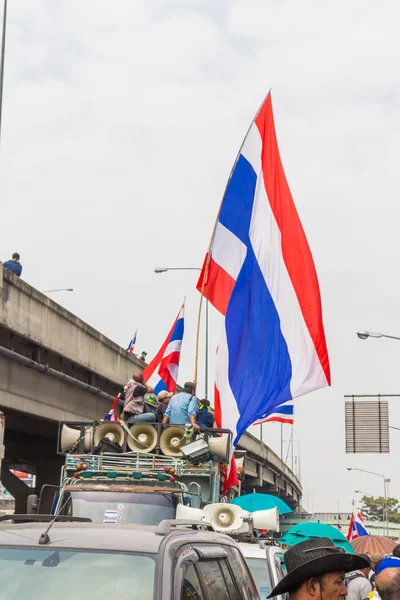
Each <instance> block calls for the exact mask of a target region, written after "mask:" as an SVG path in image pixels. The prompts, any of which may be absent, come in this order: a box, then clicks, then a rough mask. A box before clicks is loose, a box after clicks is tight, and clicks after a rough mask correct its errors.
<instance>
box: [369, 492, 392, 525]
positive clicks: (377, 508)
mask: <svg viewBox="0 0 400 600" xmlns="http://www.w3.org/2000/svg"><path fill="white" fill-rule="evenodd" d="M361 501H362V503H363V505H362V507H361V514H362V515H363V516H364V517H365V518H366V519H367V520H370V521H384V520H385V519H386V516H384V515H385V514H386V513H385V510H386V506H385V498H382V496H379V497H377V498H375V497H374V496H363V497H362V498H361ZM387 510H388V518H389V521H390V522H392V523H400V503H399V501H398V500H397V498H389V499H388V501H387Z"/></svg>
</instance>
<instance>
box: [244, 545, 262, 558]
mask: <svg viewBox="0 0 400 600" xmlns="http://www.w3.org/2000/svg"><path fill="white" fill-rule="evenodd" d="M238 546H239V548H240V550H241V552H242V554H243V556H244V557H245V558H266V557H267V556H266V553H265V548H260V546H259V545H258V544H250V543H248V544H246V543H244V542H240V543H239V544H238Z"/></svg>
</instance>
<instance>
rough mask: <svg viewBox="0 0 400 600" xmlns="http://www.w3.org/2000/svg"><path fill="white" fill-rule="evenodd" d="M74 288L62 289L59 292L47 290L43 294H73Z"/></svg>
mask: <svg viewBox="0 0 400 600" xmlns="http://www.w3.org/2000/svg"><path fill="white" fill-rule="evenodd" d="M73 291H74V288H60V289H58V290H45V291H44V292H43V294H51V293H52V292H73Z"/></svg>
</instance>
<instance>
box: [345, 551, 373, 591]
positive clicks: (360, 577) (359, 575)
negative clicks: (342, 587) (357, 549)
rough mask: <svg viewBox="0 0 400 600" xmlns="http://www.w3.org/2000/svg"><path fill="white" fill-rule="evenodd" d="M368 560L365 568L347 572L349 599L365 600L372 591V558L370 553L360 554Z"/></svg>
mask: <svg viewBox="0 0 400 600" xmlns="http://www.w3.org/2000/svg"><path fill="white" fill-rule="evenodd" d="M359 556H362V557H363V558H365V560H366V561H367V562H368V566H367V567H365V569H357V570H356V571H352V572H351V573H348V574H347V577H346V581H347V597H348V600H364V598H366V597H367V596H368V594H370V593H371V592H372V584H371V582H370V580H369V579H368V575H369V572H370V570H371V559H370V557H369V556H368V554H360V555H359Z"/></svg>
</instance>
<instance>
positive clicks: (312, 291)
mask: <svg viewBox="0 0 400 600" xmlns="http://www.w3.org/2000/svg"><path fill="white" fill-rule="evenodd" d="M197 289H198V290H199V291H200V292H202V293H203V295H204V296H205V297H206V298H207V299H208V300H209V301H210V302H211V303H212V304H213V305H214V306H215V308H217V309H218V310H219V311H220V312H221V313H222V314H223V315H224V316H225V321H224V327H223V332H222V337H221V340H220V344H219V347H218V357H217V369H216V388H217V389H216V398H215V416H216V422H217V424H218V426H222V427H226V428H228V429H231V430H232V431H233V438H234V445H236V444H237V443H238V441H239V439H240V437H241V435H242V434H243V433H244V432H245V431H246V429H247V428H248V427H249V426H250V425H251V424H252V423H254V422H255V421H257V420H258V419H263V418H265V417H266V416H267V415H269V414H272V413H273V412H274V410H275V409H276V407H277V406H280V405H282V404H283V403H285V402H288V401H289V400H292V399H293V398H296V397H298V396H301V395H303V394H307V393H309V392H312V391H313V390H317V389H319V388H322V387H324V386H326V385H330V372H329V359H328V352H327V347H326V342H325V334H324V328H323V323H322V309H321V299H320V292H319V285H318V279H317V275H316V272H315V267H314V262H313V258H312V255H311V251H310V248H309V246H308V242H307V239H306V236H305V234H304V231H303V228H302V225H301V223H300V219H299V216H298V214H297V211H296V208H295V205H294V202H293V199H292V196H291V193H290V190H289V186H288V183H287V181H286V177H285V173H284V171H283V167H282V163H281V159H280V156H279V150H278V144H277V140H276V134H275V126H274V119H273V114H272V103H271V94H269V95H268V96H267V98H266V99H265V101H264V103H263V105H262V107H261V109H260V111H259V112H258V114H257V116H256V118H255V120H254V121H253V123H252V125H251V126H250V129H249V131H248V134H247V136H246V138H245V140H244V142H243V145H242V147H241V149H240V152H239V155H238V158H237V160H236V163H235V165H234V168H233V170H232V173H231V176H230V178H229V181H228V184H227V188H226V191H225V195H224V198H223V201H222V204H221V208H220V212H219V215H218V220H217V223H216V227H215V231H214V234H213V237H212V241H211V245H210V251H209V253H208V254H207V256H206V259H205V261H204V265H203V269H202V273H201V275H200V279H199V281H198V284H197Z"/></svg>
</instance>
